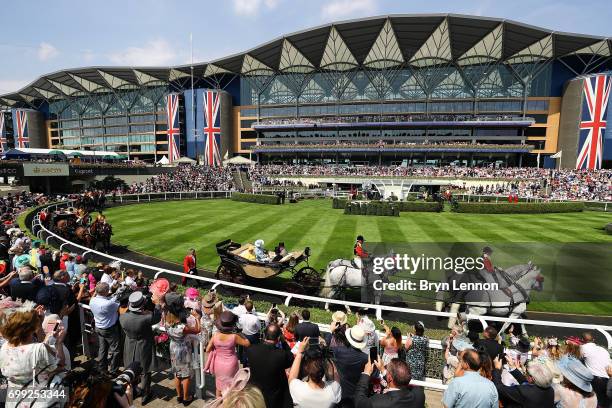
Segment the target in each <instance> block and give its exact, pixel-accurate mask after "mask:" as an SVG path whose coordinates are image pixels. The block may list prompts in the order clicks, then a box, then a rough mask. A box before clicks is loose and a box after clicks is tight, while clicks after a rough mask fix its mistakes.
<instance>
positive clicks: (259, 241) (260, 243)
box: [255, 239, 264, 248]
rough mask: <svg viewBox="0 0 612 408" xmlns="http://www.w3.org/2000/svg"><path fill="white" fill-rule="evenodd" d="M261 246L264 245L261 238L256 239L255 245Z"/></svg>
mask: <svg viewBox="0 0 612 408" xmlns="http://www.w3.org/2000/svg"><path fill="white" fill-rule="evenodd" d="M263 246H264V241H263V239H258V240H257V241H255V247H257V248H262V247H263Z"/></svg>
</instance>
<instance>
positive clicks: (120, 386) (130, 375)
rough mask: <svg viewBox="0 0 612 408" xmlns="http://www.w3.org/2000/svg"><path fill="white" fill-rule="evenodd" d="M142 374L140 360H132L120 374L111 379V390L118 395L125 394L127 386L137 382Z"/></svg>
mask: <svg viewBox="0 0 612 408" xmlns="http://www.w3.org/2000/svg"><path fill="white" fill-rule="evenodd" d="M141 374H142V367H141V365H140V362H138V361H134V362H133V363H132V364H130V365H129V367H128V368H126V369H125V370H124V371H123V372H122V373H121V374H119V375H118V376H117V377H115V378H114V379H113V392H115V393H117V394H118V395H120V396H123V395H125V391H126V389H127V386H128V385H130V384H135V383H136V382H138V378H139V377H140V375H141Z"/></svg>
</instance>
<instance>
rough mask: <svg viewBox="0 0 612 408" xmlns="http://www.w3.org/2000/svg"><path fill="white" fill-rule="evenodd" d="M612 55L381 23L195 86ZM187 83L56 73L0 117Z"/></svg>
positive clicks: (405, 22) (563, 41)
mask: <svg viewBox="0 0 612 408" xmlns="http://www.w3.org/2000/svg"><path fill="white" fill-rule="evenodd" d="M611 50H612V39H611V38H606V37H598V36H590V35H582V34H572V33H564V32H558V31H554V30H550V29H546V28H541V27H535V26H531V25H527V24H522V23H518V22H515V21H512V20H505V19H497V18H486V17H473V16H466V15H457V14H428V15H387V16H379V17H372V18H365V19H359V20H350V21H342V22H337V23H332V24H327V25H323V26H319V27H314V28H311V29H307V30H304V31H300V32H296V33H293V34H289V35H286V36H283V37H280V38H276V39H274V40H272V41H270V42H268V43H265V44H262V45H260V46H258V47H255V48H252V49H250V50H248V51H245V52H242V53H239V54H235V55H231V56H228V57H224V58H220V59H217V60H214V61H210V62H205V63H199V64H195V65H194V67H193V74H194V76H195V77H196V79H198V78H202V79H207V78H214V77H220V76H223V75H242V76H245V77H248V78H251V79H255V80H258V79H261V78H265V77H267V76H271V75H278V74H297V75H300V74H308V73H311V72H344V71H350V70H354V69H367V70H386V69H390V68H397V67H407V68H410V69H415V70H418V69H422V68H427V67H432V66H439V65H445V64H452V65H455V66H461V67H466V66H467V67H469V66H476V65H483V64H484V65H486V64H490V63H504V64H509V65H515V66H517V67H519V69H523V68H522V67H523V66H524V65H525V64H533V63H541V62H543V61H548V60H551V59H555V58H559V59H563V58H566V57H578V58H580V59H581V60H582V61H583V63H582V65H583V66H581V67H580V68H578V69H577V70H576V69H574V68H571V67H570V69H573V70H576V74H577V75H579V74H585V73H588V72H589V71H591V72H592V71H593V70H594V69H596V68H597V67H600V66H601V64H602V62H603V61H609V60H610V57H611V55H612V53H611ZM570 65H571V64H570ZM190 75H191V66H189V65H181V66H174V67H87V68H77V69H68V70H62V71H58V72H54V73H51V74H48V75H44V76H42V77H40V78H38V79H36V80H35V81H34V82H32V83H31V84H29V85H28V86H26V87H24V88H22V89H20V90H19V91H18V92H15V93H10V94H5V95H0V109H8V108H11V107H28V106H30V107H37V106H36V102H37V101H38V102H40V101H50V100H54V99H66V98H70V97H76V96H84V95H88V94H95V93H111V92H115V91H116V90H118V89H122V90H130V89H139V88H143V87H151V86H160V85H173V86H175V87H176V88H177V89H179V88H182V87H184V86H186V85H185V83H186V82H188V80H189V77H190ZM264 81H265V80H264ZM181 84H182V85H181Z"/></svg>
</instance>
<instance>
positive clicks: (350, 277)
mask: <svg viewBox="0 0 612 408" xmlns="http://www.w3.org/2000/svg"><path fill="white" fill-rule="evenodd" d="M362 268H363V263H362V260H361V259H360V258H355V259H353V260H349V259H336V260H334V261H331V262H329V263H328V264H327V268H326V270H325V282H324V284H323V288H321V291H320V292H319V295H320V296H321V297H325V298H328V299H332V298H334V297H335V296H337V295H338V294H342V295H344V293H345V289H346V288H362V291H363V290H365V291H367V292H370V288H369V287H364V280H365V279H364V275H365V273H363V272H362ZM394 272H395V271H389V273H391V274H393V273H394ZM387 276H388V273H387V271H385V272H384V273H383V274H381V275H378V276H377V279H382V280H384V279H386V277H387ZM369 284H371V282H369ZM371 291H372V292H373V295H374V304H377V305H378V304H380V299H381V297H382V292H381V291H376V290H374V289H373V288H372V289H371ZM345 308H346V310H347V312H348V313H350V312H351V309H350V308H349V307H348V306H345ZM328 309H329V303H326V304H325V310H328Z"/></svg>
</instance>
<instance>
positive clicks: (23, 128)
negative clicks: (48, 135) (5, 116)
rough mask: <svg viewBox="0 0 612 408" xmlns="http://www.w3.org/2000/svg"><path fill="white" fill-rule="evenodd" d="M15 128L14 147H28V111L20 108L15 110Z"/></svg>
mask: <svg viewBox="0 0 612 408" xmlns="http://www.w3.org/2000/svg"><path fill="white" fill-rule="evenodd" d="M15 128H16V129H17V143H16V145H17V146H16V147H17V148H20V147H30V138H29V137H28V112H27V111H24V110H22V109H16V110H15Z"/></svg>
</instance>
